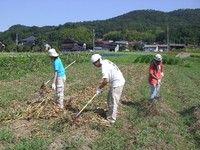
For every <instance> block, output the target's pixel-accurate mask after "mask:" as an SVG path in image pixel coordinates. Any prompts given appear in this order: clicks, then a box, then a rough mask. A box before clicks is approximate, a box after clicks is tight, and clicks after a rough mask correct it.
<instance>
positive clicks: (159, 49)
mask: <svg viewBox="0 0 200 150" xmlns="http://www.w3.org/2000/svg"><path fill="white" fill-rule="evenodd" d="M158 51H159V52H163V51H168V45H158Z"/></svg>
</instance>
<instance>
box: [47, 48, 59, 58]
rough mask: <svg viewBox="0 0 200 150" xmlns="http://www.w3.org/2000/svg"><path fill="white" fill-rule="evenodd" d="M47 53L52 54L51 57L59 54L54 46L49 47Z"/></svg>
mask: <svg viewBox="0 0 200 150" xmlns="http://www.w3.org/2000/svg"><path fill="white" fill-rule="evenodd" d="M48 54H49V56H52V57H58V56H59V54H58V53H57V52H56V50H55V49H54V48H51V49H50V50H49V51H48Z"/></svg>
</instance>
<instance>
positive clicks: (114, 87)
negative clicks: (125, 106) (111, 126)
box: [91, 54, 125, 123]
mask: <svg viewBox="0 0 200 150" xmlns="http://www.w3.org/2000/svg"><path fill="white" fill-rule="evenodd" d="M91 62H92V63H93V65H94V66H96V67H101V72H102V79H103V80H102V82H101V84H100V86H99V87H98V88H97V89H96V94H97V95H99V94H101V93H102V89H103V88H104V87H105V86H106V85H107V84H108V83H110V89H109V92H108V95H107V104H108V117H107V120H108V121H109V122H110V123H115V121H116V118H117V109H118V106H119V103H120V98H121V94H122V91H123V87H124V84H125V79H124V77H123V74H122V72H121V71H120V69H119V68H118V67H117V65H116V64H114V63H113V62H111V61H109V60H106V59H105V60H103V59H102V57H101V55H99V54H94V55H92V57H91Z"/></svg>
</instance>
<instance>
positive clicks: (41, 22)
mask: <svg viewBox="0 0 200 150" xmlns="http://www.w3.org/2000/svg"><path fill="white" fill-rule="evenodd" d="M188 8H189V9H196V8H200V0H98V1H95V0H1V9H0V32H4V31H6V30H8V29H9V28H10V27H11V26H13V25H17V24H20V25H25V26H30V27H31V26H38V27H42V26H58V25H63V24H65V23H68V22H83V21H95V20H106V19H110V18H113V17H117V16H120V15H123V14H126V13H129V12H131V11H134V10H147V9H152V10H159V11H163V12H170V11H174V10H178V9H188Z"/></svg>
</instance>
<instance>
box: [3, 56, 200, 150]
mask: <svg viewBox="0 0 200 150" xmlns="http://www.w3.org/2000/svg"><path fill="white" fill-rule="evenodd" d="M22 55H23V56H28V57H25V58H24V57H22ZM91 55H92V54H91V53H86V54H84V53H78V54H75V53H72V54H66V55H61V56H60V57H61V58H62V60H63V63H64V65H65V66H67V65H68V64H70V62H72V61H74V60H77V62H76V63H75V64H74V65H72V66H71V67H69V68H68V69H67V81H66V86H67V88H66V91H65V95H66V96H72V97H73V96H74V99H73V102H74V106H73V107H72V108H71V109H69V110H68V109H66V114H65V115H64V116H58V117H52V118H50V119H40V118H39V119H33V120H29V121H27V120H21V121H24V122H27V124H28V123H35V124H34V126H31V127H29V128H28V129H27V128H19V130H17V128H16V126H15V124H16V123H17V122H19V123H20V120H18V119H17V118H18V117H19V116H20V114H22V113H23V112H24V110H26V108H27V101H29V100H34V99H36V98H38V92H39V91H40V86H41V85H42V83H43V82H45V81H47V80H48V79H50V78H51V76H52V66H51V65H52V64H51V62H50V59H49V58H48V56H46V55H45V54H28V53H27V54H23V53H21V54H17V55H16V57H14V58H10V56H9V54H8V53H6V54H4V53H2V54H1V60H2V61H0V63H1V66H2V68H1V69H2V70H1V73H2V74H1V75H0V79H1V81H0V84H1V86H0V95H1V96H0V126H1V127H0V131H1V132H0V149H4V150H7V149H11V150H12V149H13V150H14V149H27V150H33V149H50V148H52V147H53V145H54V146H55V147H56V148H57V149H98V150H104V149H106V150H112V149H116V150H121V149H127V150H129V149H131V150H132V149H134V150H135V149H136V150H144V149H164V150H168V149H177V150H178V149H190V150H196V149H200V142H199V141H200V128H194V124H195V123H196V121H197V119H198V118H196V116H195V112H196V110H198V108H199V105H200V101H199V97H200V93H199V89H200V76H199V74H200V69H199V59H200V58H199V57H198V56H199V54H198V53H196V54H194V55H195V57H193V56H192V57H190V58H184V59H178V58H176V57H175V55H176V54H175V53H163V54H162V55H163V58H164V59H165V64H164V73H165V76H164V78H163V82H162V86H161V96H162V97H161V99H160V101H159V102H158V103H157V104H156V105H147V99H148V98H149V84H148V69H149V62H150V61H151V58H153V55H154V53H141V52H140V53H137V52H135V53H124V52H123V53H105V52H104V53H102V55H103V57H104V58H106V59H107V58H108V59H110V60H112V61H114V62H115V63H116V64H117V65H118V66H119V68H120V69H121V70H122V72H123V74H124V77H125V79H126V84H125V86H124V90H123V94H122V98H121V99H122V104H121V105H120V107H119V115H118V118H117V121H116V124H114V125H112V126H111V127H107V126H105V125H102V124H101V123H100V122H99V121H98V120H94V121H92V120H93V119H96V117H97V116H96V115H97V114H96V113H95V112H94V111H93V110H95V109H96V108H97V107H100V108H103V109H107V105H106V104H105V102H106V94H107V89H108V87H106V88H105V89H104V90H103V94H102V95H100V96H98V97H96V98H95V99H94V101H93V102H92V104H90V105H89V106H88V107H87V109H86V110H85V111H84V112H83V113H82V114H81V116H80V119H82V122H81V124H79V125H75V124H74V125H70V124H69V122H70V121H69V120H68V118H66V116H67V115H69V114H76V112H77V111H78V110H77V109H78V108H79V110H80V108H82V107H83V106H84V105H85V104H86V102H87V101H88V100H89V99H90V98H91V97H92V96H93V95H94V92H95V89H96V87H97V86H98V85H99V83H100V81H101V71H100V69H99V68H95V67H94V66H93V65H92V64H91V63H90V56H91ZM8 58H9V59H8ZM9 74H10V75H11V76H9ZM48 86H50V84H49V85H48ZM53 94H54V93H50V96H52V98H53ZM75 104H76V105H75ZM76 107H78V108H76ZM199 109H200V108H199ZM51 111H53V110H50V112H51ZM103 116H104V115H102V116H98V118H103ZM5 126H8V127H6V128H5ZM20 129H24V130H25V131H26V130H28V131H29V130H30V131H31V134H27V135H24V134H19V132H20ZM191 129H192V130H191ZM21 132H22V131H21ZM22 133H23V132H22ZM39 133H41V134H39ZM16 143H17V144H16ZM55 147H54V149H55Z"/></svg>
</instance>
